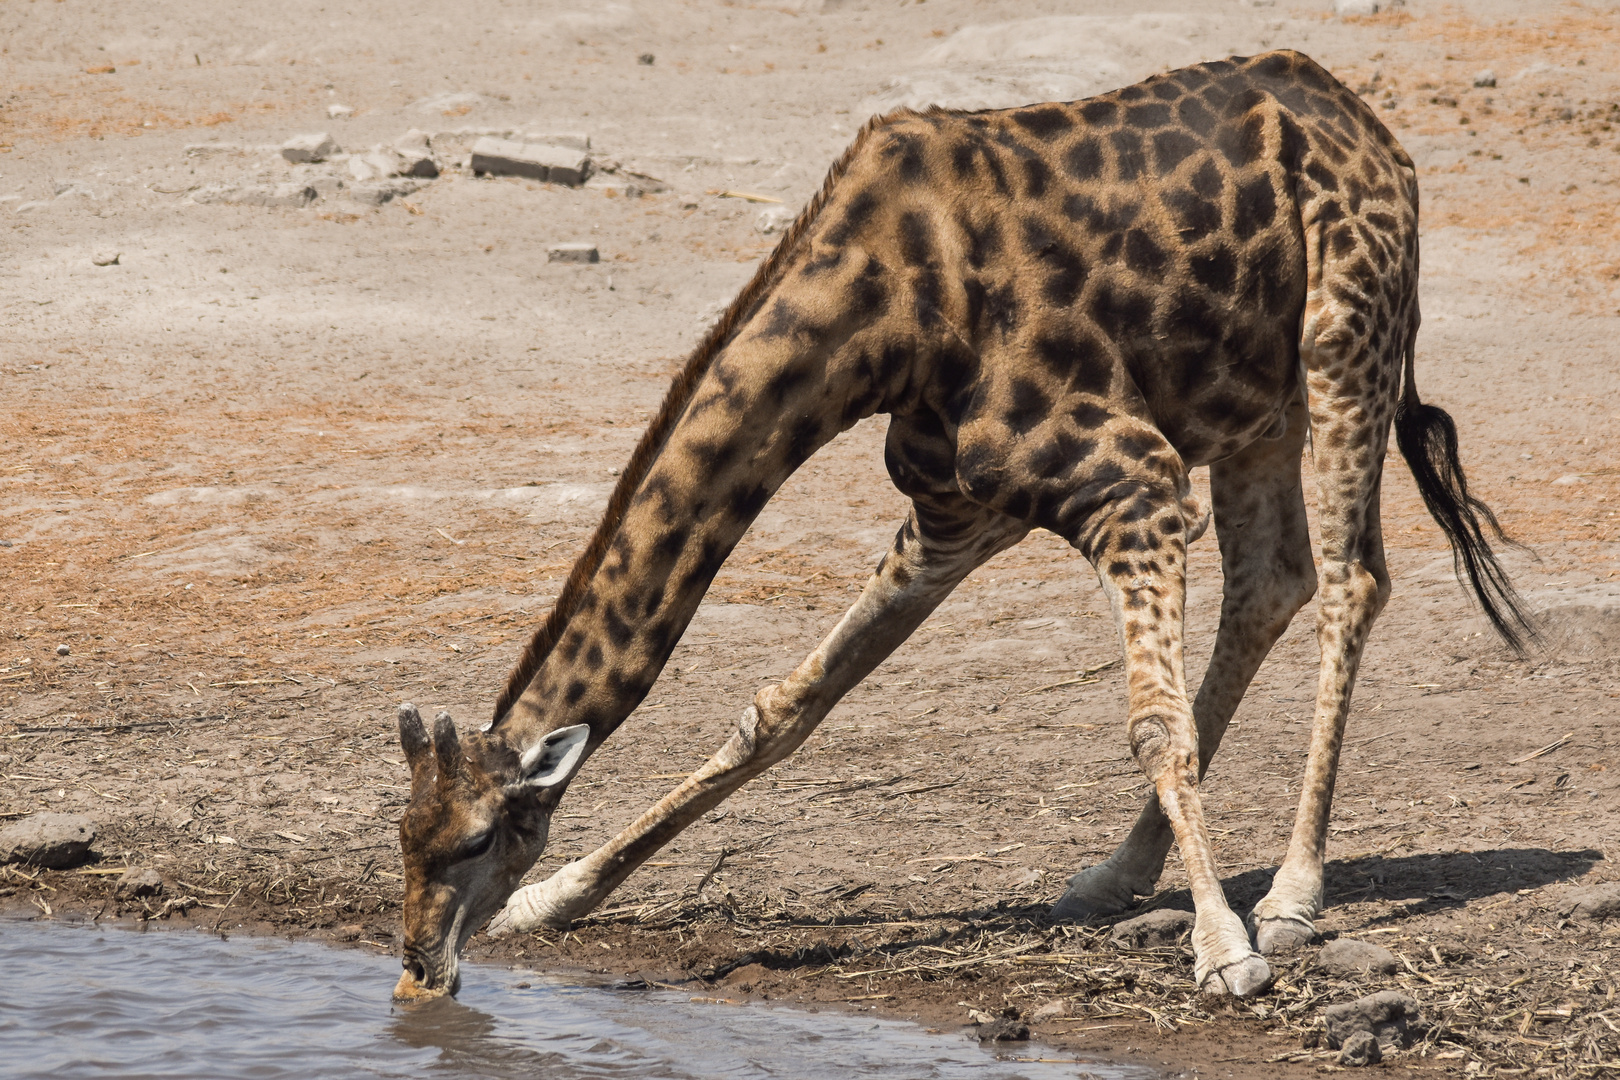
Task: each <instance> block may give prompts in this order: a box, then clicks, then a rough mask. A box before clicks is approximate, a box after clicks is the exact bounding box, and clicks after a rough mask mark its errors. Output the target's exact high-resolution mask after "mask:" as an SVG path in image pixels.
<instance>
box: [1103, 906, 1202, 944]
mask: <svg viewBox="0 0 1620 1080" xmlns="http://www.w3.org/2000/svg"><path fill="white" fill-rule="evenodd" d="M1193 922H1194V918H1193V914H1192V912H1190V911H1172V910H1170V909H1168V908H1160V909H1159V910H1158V911H1150V912H1148V913H1147V914H1146V915H1138V916H1137V917H1136V918H1134V919H1126V920H1125V921H1124V922H1122V923H1118V924H1117V925H1115V927H1114V932H1113V933H1112V934H1109V935H1108V940H1109V941H1110V942H1112V943H1113V944H1114V945H1115V946H1116V947H1118V948H1121V949H1164V948H1169V947H1171V946H1174V945H1176V944H1179V943H1180V941H1181V939H1182V937H1183V936H1184V935H1186V934H1189V933H1191V932H1192V928H1193Z"/></svg>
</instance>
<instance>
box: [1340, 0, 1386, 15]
mask: <svg viewBox="0 0 1620 1080" xmlns="http://www.w3.org/2000/svg"><path fill="white" fill-rule="evenodd" d="M1380 6H1381V5H1380V4H1379V2H1378V0H1333V14H1335V15H1339V16H1344V15H1376V14H1378V9H1379V7H1380Z"/></svg>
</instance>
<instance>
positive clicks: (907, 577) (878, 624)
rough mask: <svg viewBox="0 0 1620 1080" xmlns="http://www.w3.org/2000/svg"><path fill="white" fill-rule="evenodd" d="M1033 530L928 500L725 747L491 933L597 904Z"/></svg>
mask: <svg viewBox="0 0 1620 1080" xmlns="http://www.w3.org/2000/svg"><path fill="white" fill-rule="evenodd" d="M1027 531H1028V527H1027V526H1025V525H1022V524H1020V523H1019V522H1016V521H1013V520H1012V519H1010V518H1007V517H1005V516H1004V515H1001V514H998V513H996V512H994V511H991V510H986V509H985V508H983V507H980V506H976V505H974V504H972V503H969V502H967V500H965V499H962V498H961V497H960V496H956V495H942V494H934V495H929V496H926V497H918V498H917V499H916V501H915V504H914V506H913V510H912V513H911V516H910V517H909V518H908V519H907V521H906V523H905V525H904V526H902V527H901V529H900V532H899V535H898V536H897V537H896V538H895V545H894V549H893V551H891V552H890V553H889V554H888V555H886V556H884V559H883V562H882V563H881V564H879V566H878V570H877V573H876V574H874V575H873V576H872V577H871V579H869V580H868V582H867V585H866V588H865V589H864V590H863V591H862V593H861V596H860V599H858V600H857V601H856V602H855V605H854V606H853V607H851V608H850V610H849V611H848V612H847V613H846V614H845V615H844V618H843V619H842V620H840V622H839V623H838V625H837V626H836V627H834V628H833V631H832V632H831V633H830V634H828V635H827V637H826V639H825V640H823V641H822V642H821V644H820V645H819V646H817V648H816V649H815V651H814V652H812V653H811V654H810V655H809V656H808V657H806V658H805V660H804V661H803V662H802V663H801V664H800V665H799V666H798V668H797V669H795V670H794V672H793V673H792V674H791V675H789V676H788V678H787V679H786V680H784V681H783V682H782V683H781V684H780V685H778V686H774V687H768V688H766V689H765V690H762V691H760V693H759V694H758V696H756V697H755V699H754V704H753V705H752V706H750V707H749V708H748V710H747V711H746V712H744V714H743V718H742V720H741V722H740V723H739V724H738V726H737V732H736V733H735V734H734V735H732V737H731V738H730V739H729V740H728V741H727V742H726V744H725V745H724V746H722V747H721V748H720V750H719V752H718V753H716V754H715V755H714V757H712V758H710V759H709V761H708V762H706V763H705V764H704V765H703V767H702V768H700V769H698V771H697V772H695V773H693V774H692V775H691V776H689V777H687V778H686V779H685V780H684V781H682V782H681V784H680V786H679V787H677V788H676V789H675V790H674V791H671V792H670V793H669V794H668V795H666V796H664V797H663V798H662V799H660V800H659V801H658V803H657V804H656V805H655V806H653V807H652V808H651V809H650V810H648V811H647V812H646V813H644V814H642V815H641V816H640V817H639V818H637V819H636V820H635V821H634V822H632V823H631V824H630V825H629V826H628V827H627V828H625V829H624V830H623V831H622V832H620V833H619V834H618V835H617V836H615V837H614V838H613V839H612V840H609V841H608V842H607V843H606V844H604V845H602V847H600V848H598V849H597V850H596V851H594V852H592V853H591V854H589V855H587V856H586V857H585V858H583V859H580V860H579V861H577V862H573V863H569V864H568V865H566V866H564V867H562V868H561V869H560V870H558V871H557V872H556V873H554V874H553V875H552V876H551V877H549V878H547V879H546V880H545V881H541V882H537V883H536V884H533V885H528V886H525V887H524V888H522V889H519V890H518V891H517V892H515V893H513V894H512V897H511V898H510V899H509V900H508V901H507V904H506V907H505V909H503V910H502V911H501V912H500V913H499V914H497V915H496V916H495V918H494V919H493V920H492V921H491V922H490V924H489V933H491V934H502V933H510V932H514V931H521V930H530V929H534V928H537V927H540V926H556V927H562V926H566V925H568V923H570V922H571V921H572V920H574V919H577V918H579V917H580V916H582V915H584V914H586V913H587V912H589V911H590V910H591V909H593V908H595V907H596V906H597V905H598V904H600V903H601V902H602V901H603V900H604V899H606V898H607V896H608V894H609V893H611V892H612V891H613V890H614V889H615V888H617V887H618V886H619V884H620V883H622V882H623V881H624V879H625V878H627V877H629V876H630V874H631V873H632V872H633V871H634V870H635V869H636V867H638V866H640V865H641V864H642V863H644V862H645V861H646V860H647V859H649V858H651V857H652V855H653V854H654V853H656V852H657V851H658V850H659V849H660V848H662V847H663V846H664V845H665V844H667V843H669V842H670V841H671V840H673V839H674V838H675V837H676V836H678V835H679V834H680V833H681V832H682V831H683V830H684V829H685V828H686V827H687V826H688V825H690V824H691V823H692V822H694V821H696V820H697V819H698V818H699V817H700V816H702V815H703V814H705V813H707V812H708V811H709V810H711V809H713V808H714V807H715V806H718V805H719V804H720V802H721V801H723V800H724V799H725V798H726V797H727V796H728V795H730V794H731V793H732V792H734V791H736V790H737V789H738V788H739V787H741V786H742V785H743V784H745V783H747V782H748V781H749V780H751V779H753V778H754V777H756V776H758V775H759V774H760V773H762V772H764V771H765V770H766V769H768V768H770V767H771V766H772V765H774V764H776V763H777V762H778V761H781V760H782V759H783V758H785V757H787V756H788V755H789V754H791V753H792V752H793V751H794V750H796V749H797V748H798V747H799V746H800V745H801V744H802V743H803V742H804V740H805V739H807V738H809V737H810V733H811V732H813V731H814V730H815V729H816V727H817V726H818V725H819V724H820V723H821V721H822V719H823V718H824V717H826V715H827V713H828V712H829V711H831V709H832V707H833V706H834V705H835V704H837V703H838V700H839V699H840V698H842V697H843V696H844V694H846V693H847V692H848V691H849V689H850V688H851V687H853V686H854V685H855V684H856V683H858V682H860V681H861V680H862V679H864V678H865V677H866V676H867V675H868V674H869V673H870V672H871V671H872V669H873V668H875V667H877V665H878V664H880V663H882V661H883V660H884V658H885V657H887V656H888V655H889V653H891V652H893V651H894V649H895V648H896V647H898V646H899V645H900V643H901V642H903V641H905V639H906V638H908V637H910V636H911V633H912V631H913V630H915V629H916V628H917V626H918V625H920V624H921V623H922V621H923V620H924V619H925V618H927V617H928V614H929V613H930V612H931V611H933V610H934V608H935V607H937V606H938V605H939V602H940V601H941V600H943V599H944V598H945V597H946V596H948V595H950V592H951V590H952V589H954V588H955V587H956V585H957V583H959V582H960V581H961V580H962V578H964V577H966V576H967V574H968V573H969V572H971V571H972V570H973V568H974V567H976V566H978V565H979V564H981V563H983V562H984V561H985V560H986V559H988V558H989V557H990V556H991V555H994V554H995V553H996V552H998V551H1001V550H1003V549H1004V548H1007V547H1010V546H1011V545H1013V544H1015V543H1017V542H1018V541H1019V540H1020V539H1021V538H1022V537H1023V536H1024V534H1025V533H1026V532H1027Z"/></svg>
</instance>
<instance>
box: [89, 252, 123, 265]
mask: <svg viewBox="0 0 1620 1080" xmlns="http://www.w3.org/2000/svg"><path fill="white" fill-rule="evenodd" d="M119 254H120V253H119V252H117V251H103V252H102V253H101V254H99V255H92V256H90V261H91V262H92V263H94V264H95V265H97V266H117V265H118V256H119Z"/></svg>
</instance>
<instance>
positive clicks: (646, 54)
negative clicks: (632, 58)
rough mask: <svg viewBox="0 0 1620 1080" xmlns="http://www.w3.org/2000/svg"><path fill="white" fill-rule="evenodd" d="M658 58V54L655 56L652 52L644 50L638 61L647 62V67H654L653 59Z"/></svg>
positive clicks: (640, 62) (637, 58)
mask: <svg viewBox="0 0 1620 1080" xmlns="http://www.w3.org/2000/svg"><path fill="white" fill-rule="evenodd" d="M657 59H658V58H657V57H656V56H654V55H653V54H652V53H650V52H644V53H642V54H641V55H640V56H638V57H636V63H638V64H645V65H646V66H647V67H652V66H653V61H655V60H657Z"/></svg>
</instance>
